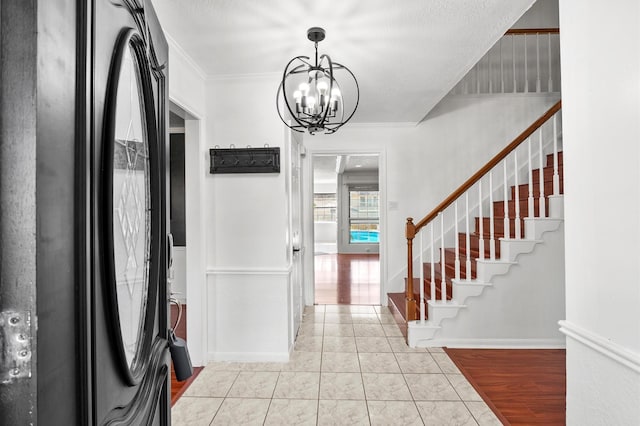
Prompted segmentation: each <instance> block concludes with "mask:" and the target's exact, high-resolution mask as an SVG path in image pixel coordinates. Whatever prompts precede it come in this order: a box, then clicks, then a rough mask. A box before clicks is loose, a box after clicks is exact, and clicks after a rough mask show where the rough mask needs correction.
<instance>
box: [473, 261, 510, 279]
mask: <svg viewBox="0 0 640 426" xmlns="http://www.w3.org/2000/svg"><path fill="white" fill-rule="evenodd" d="M511 265H513V263H512V262H506V261H502V260H486V259H478V260H477V266H476V277H477V279H478V281H481V282H485V283H487V282H491V279H492V278H493V277H495V276H498V275H504V274H506V273H507V272H509V268H511Z"/></svg>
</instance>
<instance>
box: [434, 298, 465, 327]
mask: <svg viewBox="0 0 640 426" xmlns="http://www.w3.org/2000/svg"><path fill="white" fill-rule="evenodd" d="M465 307H466V306H464V305H458V304H457V303H453V302H447V303H442V302H431V301H429V303H428V308H427V309H428V311H429V315H428V318H429V322H431V323H432V324H433V325H440V324H441V323H442V320H444V319H447V318H454V317H455V316H456V315H458V311H459V310H460V309H462V308H465Z"/></svg>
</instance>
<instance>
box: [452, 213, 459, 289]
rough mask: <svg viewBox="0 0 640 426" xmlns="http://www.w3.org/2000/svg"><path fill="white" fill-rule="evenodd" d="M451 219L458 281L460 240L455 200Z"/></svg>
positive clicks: (457, 278)
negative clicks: (453, 230)
mask: <svg viewBox="0 0 640 426" xmlns="http://www.w3.org/2000/svg"><path fill="white" fill-rule="evenodd" d="M453 212H454V213H453V217H454V220H455V223H454V227H455V235H456V237H455V240H456V260H455V266H456V280H459V279H460V239H459V238H458V200H456V201H455V202H454V203H453Z"/></svg>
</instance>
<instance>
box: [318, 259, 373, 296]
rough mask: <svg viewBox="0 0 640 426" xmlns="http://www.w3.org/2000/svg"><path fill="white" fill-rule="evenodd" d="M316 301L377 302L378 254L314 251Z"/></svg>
mask: <svg viewBox="0 0 640 426" xmlns="http://www.w3.org/2000/svg"><path fill="white" fill-rule="evenodd" d="M314 260H315V303H316V304H319V305H325V304H326V305H336V304H339V305H379V304H380V256H379V255H378V254H377V253H371V254H335V253H334V254H317V255H315V257H314Z"/></svg>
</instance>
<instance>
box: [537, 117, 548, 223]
mask: <svg viewBox="0 0 640 426" xmlns="http://www.w3.org/2000/svg"><path fill="white" fill-rule="evenodd" d="M538 134H539V135H540V137H539V138H538V150H539V151H540V153H539V156H540V158H539V161H538V164H539V167H540V170H539V171H538V172H539V173H538V178H539V179H538V181H539V182H540V194H539V198H538V199H539V200H540V201H539V203H540V205H539V206H538V207H539V209H540V210H539V213H540V217H547V213H546V212H547V207H546V200H545V198H544V166H543V165H542V159H543V158H544V153H543V152H542V129H538Z"/></svg>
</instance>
